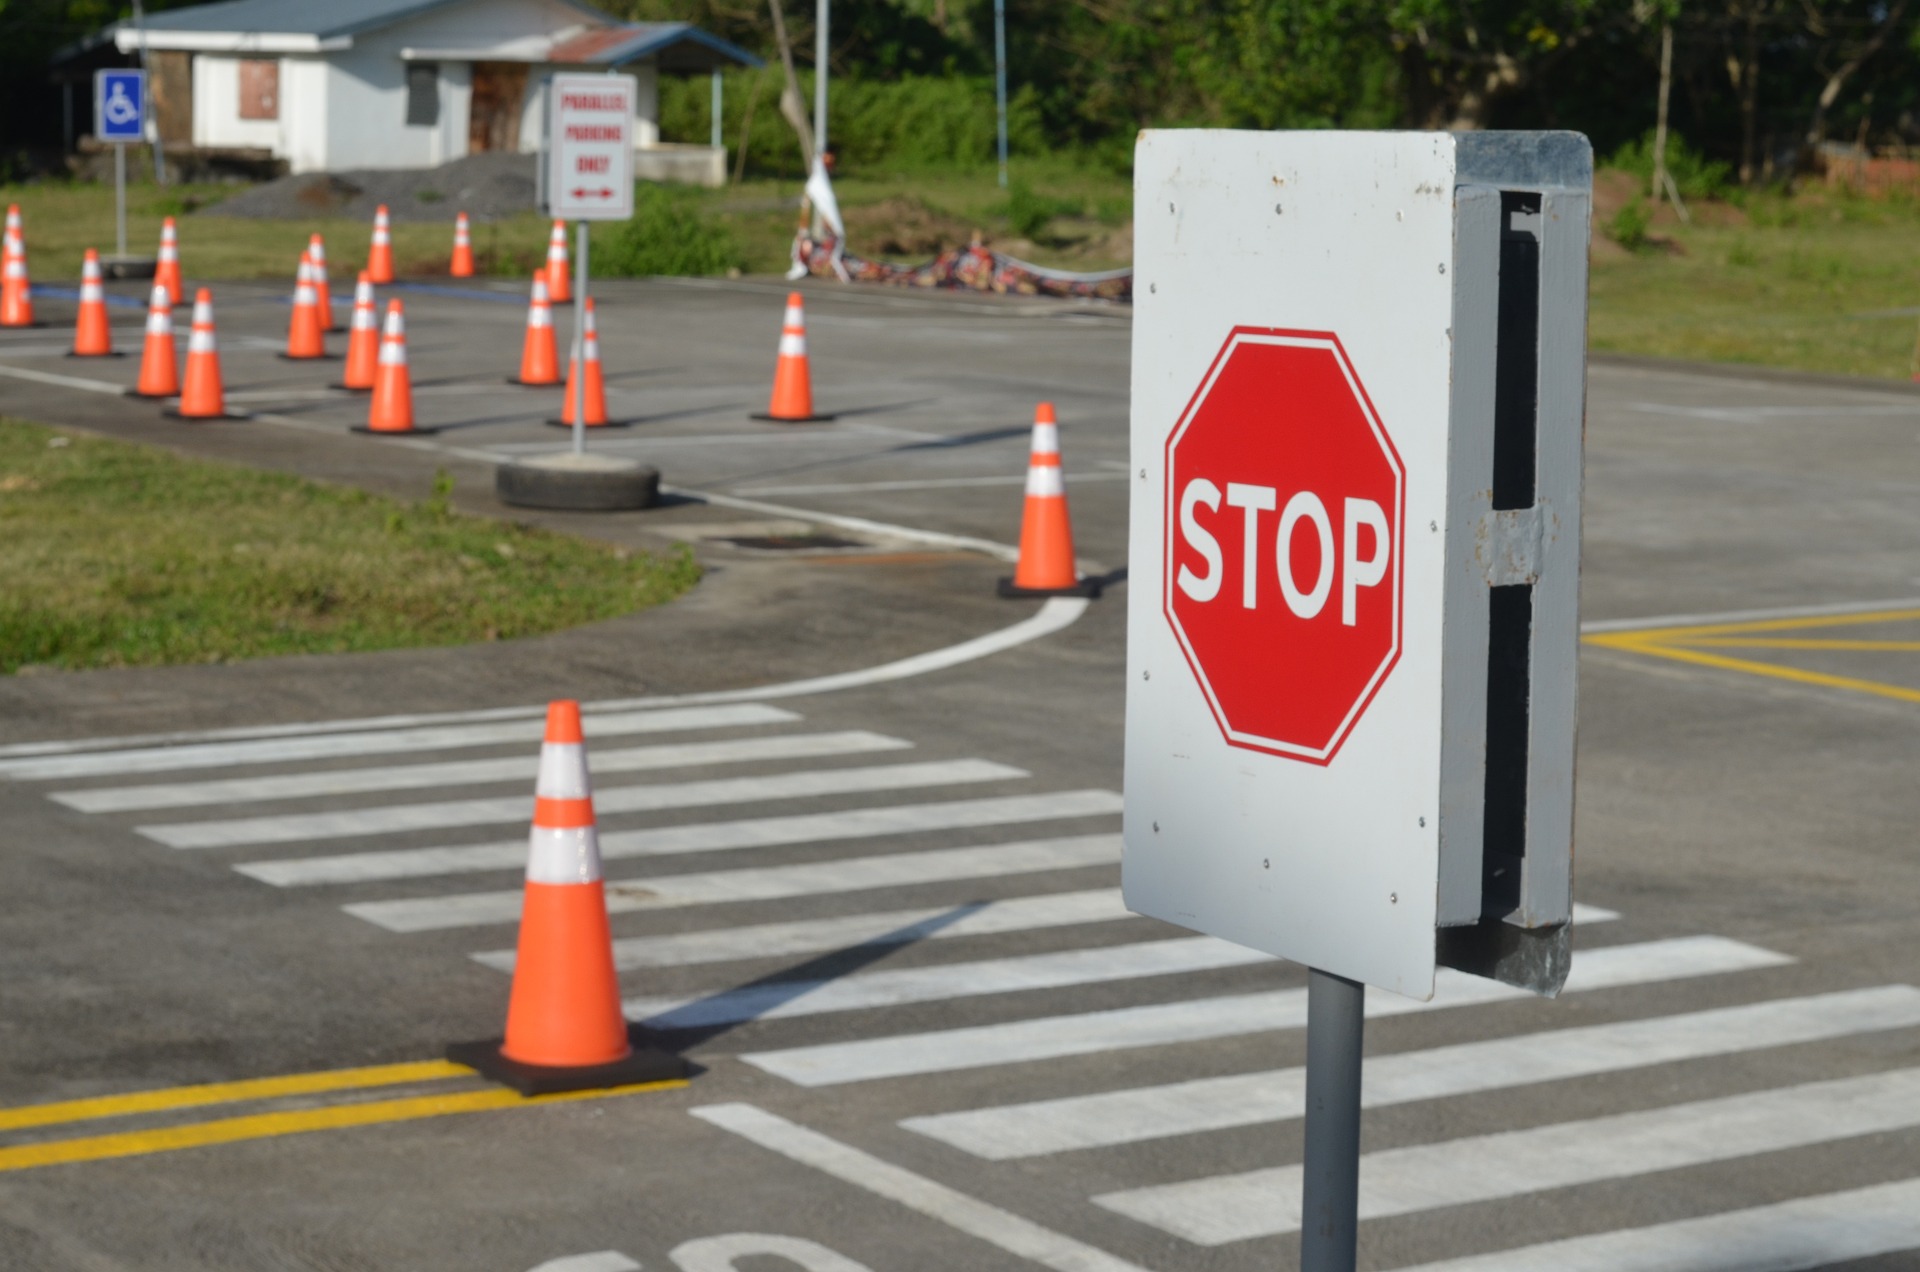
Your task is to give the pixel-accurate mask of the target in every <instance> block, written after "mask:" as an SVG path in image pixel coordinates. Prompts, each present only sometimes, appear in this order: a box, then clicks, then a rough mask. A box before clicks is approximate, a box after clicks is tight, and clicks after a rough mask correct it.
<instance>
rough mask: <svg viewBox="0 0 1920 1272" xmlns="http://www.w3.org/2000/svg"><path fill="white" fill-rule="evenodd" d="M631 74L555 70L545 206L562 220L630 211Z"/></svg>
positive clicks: (634, 93)
mask: <svg viewBox="0 0 1920 1272" xmlns="http://www.w3.org/2000/svg"><path fill="white" fill-rule="evenodd" d="M639 92H640V89H639V85H638V84H637V83H636V82H635V81H634V78H633V77H632V76H631V75H556V76H554V77H553V80H552V82H551V83H550V85H549V86H548V90H547V182H546V190H547V210H548V212H549V214H550V215H552V216H555V217H558V218H559V219H561V220H564V221H625V220H627V219H629V218H630V217H632V216H633V115H634V103H635V102H636V101H637V100H638V97H639Z"/></svg>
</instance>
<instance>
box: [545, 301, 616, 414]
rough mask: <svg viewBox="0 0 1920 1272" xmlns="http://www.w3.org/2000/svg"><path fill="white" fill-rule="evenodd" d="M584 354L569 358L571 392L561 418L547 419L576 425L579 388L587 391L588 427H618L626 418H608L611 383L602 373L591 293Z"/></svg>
mask: <svg viewBox="0 0 1920 1272" xmlns="http://www.w3.org/2000/svg"><path fill="white" fill-rule="evenodd" d="M580 345H581V350H580V357H579V359H578V360H575V359H573V358H568V359H567V396H566V400H565V401H564V402H562V403H561V405H560V418H559V419H557V420H548V421H547V423H549V424H552V425H555V426H557V427H560V428H572V427H573V400H574V394H575V393H576V392H583V393H584V394H585V395H586V399H587V405H586V410H585V411H583V412H582V417H583V418H584V420H585V421H586V426H587V427H588V428H618V427H621V426H623V425H624V424H625V423H626V421H625V420H620V421H617V422H616V421H614V420H610V419H608V418H607V385H606V381H605V380H604V379H603V378H602V377H601V374H600V325H599V322H598V320H597V319H595V318H594V316H593V297H591V296H589V297H587V321H586V324H585V326H584V327H582V328H581V332H580ZM582 363H585V364H586V368H587V372H586V375H587V378H586V383H585V384H584V385H578V386H576V383H575V380H574V377H575V375H577V374H578V373H579V371H580V366H581V364H582Z"/></svg>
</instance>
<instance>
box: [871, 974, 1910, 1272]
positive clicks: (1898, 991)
mask: <svg viewBox="0 0 1920 1272" xmlns="http://www.w3.org/2000/svg"><path fill="white" fill-rule="evenodd" d="M1916 1025H1920V989H1915V988H1914V987H1913V986H1911V985H1884V986H1879V987H1877V988H1872V989H1855V990H1843V991H1841V992H1838V993H1832V994H1819V995H1815V996H1812V997H1808V998H1789V999H1781V1000H1776V1001H1773V1002H1763V1003H1752V1004H1749V1005H1746V1006H1740V1007H1723V1008H1718V1009H1715V1010H1711V1011H1698V1012H1688V1013H1686V1014H1683V1015H1676V1016H1661V1017H1656V1018H1654V1019H1651V1020H1629V1021H1622V1022H1618V1023H1612V1024H1604V1025H1590V1026H1586V1027H1583V1028H1577V1029H1560V1030H1554V1031H1552V1032H1548V1033H1535V1034H1524V1035H1521V1036H1518V1037H1510V1038H1496V1039H1492V1040H1490V1041H1485V1042H1470V1043H1463V1044H1461V1045H1459V1046H1452V1047H1438V1048H1434V1049H1432V1050H1428V1051H1409V1052H1400V1053H1396V1054H1393V1055H1385V1056H1371V1057H1369V1058H1368V1060H1367V1068H1366V1074H1365V1084H1364V1086H1363V1088H1362V1092H1361V1102H1362V1104H1364V1105H1365V1106H1366V1107H1368V1108H1382V1107H1385V1106H1387V1105H1393V1104H1406V1103H1410V1102H1412V1101H1416V1100H1433V1099H1440V1098H1442V1097H1446V1096H1454V1095H1466V1094H1470V1093H1472V1092H1476V1091H1495V1090H1501V1089H1505V1088H1509V1087H1516V1086H1523V1085H1527V1084H1530V1083H1537V1082H1553V1081H1561V1080H1564V1079H1567V1078H1575V1077H1585V1076H1590V1075H1593V1074H1597V1073H1617V1072H1621V1071H1623V1070H1629V1069H1639V1068H1645V1067H1647V1066H1650V1065H1656V1064H1669V1063H1673V1062H1675V1061H1680V1060H1697V1059H1700V1058H1703V1057H1706V1056H1719V1055H1730V1054H1733V1053H1735V1052H1740V1051H1757V1050H1760V1049H1762V1048H1766V1047H1785V1046H1791V1045H1794V1044H1796V1043H1806V1042H1816V1041H1820V1040H1822V1039H1828V1038H1840V1037H1846V1036H1849V1035H1854V1034H1864V1033H1872V1032H1877V1031H1880V1030H1886V1029H1907V1028H1912V1027H1914V1026H1916ZM1305 1073H1306V1071H1305V1070H1304V1069H1298V1068H1295V1069H1275V1070H1271V1071H1268V1072H1263V1073H1240V1074H1232V1075H1230V1076H1227V1077H1219V1078H1200V1079H1196V1080H1194V1081H1189V1082H1176V1083H1171V1084H1169V1085H1165V1086H1152V1087H1137V1088H1134V1089H1132V1090H1125V1091H1106V1092H1101V1093H1099V1094H1095V1095H1076V1096H1069V1097H1066V1098H1064V1099H1057V1100H1040V1101H1035V1102H1032V1103H1028V1104H1010V1105H1002V1106H999V1107H996V1108H986V1109H972V1110H968V1111H966V1112H961V1113H945V1114H938V1115H934V1116H929V1117H912V1118H908V1119H906V1120H905V1121H903V1122H901V1123H900V1125H902V1126H904V1127H906V1128H907V1129H908V1130H911V1131H917V1132H918V1133H920V1134H922V1135H926V1136H929V1137H931V1138H933V1139H937V1140H939V1141H941V1142H942V1143H945V1144H950V1145H952V1146H953V1147H955V1148H958V1149H960V1150H962V1151H963V1152H968V1153H972V1154H973V1155H974V1156H976V1157H983V1158H986V1159H988V1160H990V1161H1008V1160H1011V1159H1015V1158H1023V1157H1037V1156H1040V1155H1042V1154H1046V1153H1059V1152H1066V1151H1068V1150H1072V1149H1084V1148H1103V1147H1110V1146H1112V1145H1115V1144H1137V1143H1141V1142H1144V1141H1147V1140H1155V1139H1164V1138H1166V1137H1169V1136H1174V1135H1194V1134H1199V1133H1200V1132H1203V1131H1219V1130H1227V1129H1229V1128H1232V1127H1239V1126H1257V1125H1260V1124H1263V1123H1267V1122H1280V1121H1285V1120H1288V1119H1290V1118H1296V1117H1299V1116H1300V1115H1301V1112H1302V1110H1303V1109H1304V1108H1305V1095H1306V1083H1305ZM1542 1266H1545V1265H1542Z"/></svg>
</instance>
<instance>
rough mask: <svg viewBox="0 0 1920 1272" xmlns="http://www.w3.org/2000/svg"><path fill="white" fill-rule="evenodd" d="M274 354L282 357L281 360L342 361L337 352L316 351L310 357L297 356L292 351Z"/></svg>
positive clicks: (279, 357)
mask: <svg viewBox="0 0 1920 1272" xmlns="http://www.w3.org/2000/svg"><path fill="white" fill-rule="evenodd" d="M273 356H274V357H276V358H278V359H280V361H282V362H338V361H340V355H339V354H337V353H316V354H314V355H313V356H312V357H308V358H296V357H294V356H293V355H292V354H290V353H276V354H274V355H273Z"/></svg>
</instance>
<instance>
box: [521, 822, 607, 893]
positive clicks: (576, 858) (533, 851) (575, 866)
mask: <svg viewBox="0 0 1920 1272" xmlns="http://www.w3.org/2000/svg"><path fill="white" fill-rule="evenodd" d="M599 880H600V835H599V832H597V831H596V830H594V828H593V827H591V826H569V827H567V828H566V829H564V830H553V829H551V828H549V827H546V826H535V827H534V828H533V829H532V830H531V831H530V832H529V833H528V836H527V882H528V883H598V882H599Z"/></svg>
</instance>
